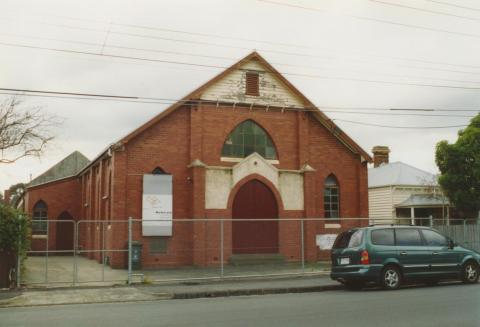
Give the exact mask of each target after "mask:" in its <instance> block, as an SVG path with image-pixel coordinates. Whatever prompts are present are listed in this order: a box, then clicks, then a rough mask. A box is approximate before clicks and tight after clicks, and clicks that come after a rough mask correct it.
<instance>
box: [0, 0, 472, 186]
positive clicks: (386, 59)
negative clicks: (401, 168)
mask: <svg viewBox="0 0 480 327" xmlns="http://www.w3.org/2000/svg"><path fill="white" fill-rule="evenodd" d="M272 2H278V3H288V4H295V5H300V6H302V7H305V8H310V9H302V8H294V7H291V6H290V7H287V6H282V5H278V4H275V3H272ZM272 2H268V1H257V0H223V1H220V0H203V1H193V0H190V1H188V0H176V1H158V0H156V1H153V0H152V1H147V0H136V1H126V0H123V1H120V0H111V1H100V0H82V1H66V0H62V1H60V0H57V1H54V0H43V1H34V0H32V1H24V0H12V1H10V0H2V1H1V2H0V63H1V66H0V67H1V70H0V88H18V89H34V90H52V91H61V92H79V93H97V94H98V93H103V94H114V95H131V96H141V97H156V98H167V99H179V98H181V97H183V96H184V95H185V94H187V93H189V92H190V91H192V90H193V89H194V88H196V87H198V86H199V85H201V84H202V83H204V82H206V81H207V80H208V79H210V78H211V77H213V76H214V75H216V74H217V73H218V72H220V70H221V69H218V68H207V67H201V66H192V65H182V64H172V63H160V62H146V61H139V60H130V59H119V58H111V57H108V56H91V55H84V54H73V53H66V52H64V53H59V52H54V51H48V50H40V49H31V48H25V47H18V46H7V45H6V44H16V45H27V46H37V47H44V48H56V49H67V50H75V51H84V52H94V53H99V54H101V53H103V54H106V55H122V56H130V57H141V58H149V59H156V60H164V61H175V62H181V63H193V64H200V65H215V66H221V67H226V66H229V65H231V64H233V63H234V62H236V61H237V60H239V59H241V58H242V57H244V56H245V55H247V54H248V53H250V52H251V51H252V50H254V49H256V50H257V51H258V52H259V53H260V54H261V55H262V56H264V57H265V58H266V59H267V60H268V61H270V62H271V63H272V64H273V65H274V66H275V67H276V68H277V69H278V70H279V71H280V72H283V73H286V75H285V77H287V79H289V80H290V81H291V82H292V83H293V84H294V85H295V86H296V87H297V88H298V89H299V90H300V91H302V92H303V93H304V94H305V95H306V96H307V97H308V98H310V100H312V102H314V103H315V104H316V105H317V106H319V108H321V109H323V110H324V111H325V113H326V114H327V115H328V116H329V117H330V118H332V119H336V123H337V124H338V125H339V126H340V127H341V128H342V129H343V130H344V131H345V132H346V133H347V134H349V136H350V137H352V138H353V139H354V140H355V141H356V142H357V143H358V144H359V145H360V146H362V147H363V148H364V149H365V150H366V151H368V152H371V149H372V147H373V146H375V145H387V146H389V147H390V149H391V155H390V160H391V161H392V162H393V161H403V162H405V163H408V164H410V165H413V166H416V167H418V168H420V169H424V170H427V171H430V172H434V173H435V172H437V171H438V170H437V168H436V165H435V161H434V148H435V144H436V143H437V142H438V141H440V140H444V139H446V140H449V141H454V140H455V139H456V135H457V131H458V129H459V128H448V129H394V128H382V127H374V126H365V125H359V124H354V123H351V122H345V121H341V120H349V121H353V122H357V123H358V122H360V123H368V124H379V125H389V126H417V127H418V126H430V127H432V126H451V125H466V124H468V122H469V120H470V117H472V116H473V115H474V114H475V112H472V111H470V112H468V111H460V109H469V110H478V103H479V102H480V11H475V10H472V9H464V8H459V7H456V6H448V5H446V4H449V3H450V4H455V5H461V6H465V7H473V8H478V9H480V3H478V1H474V0H471V1H469V0H460V1H453V0H444V1H443V2H444V3H446V4H439V3H436V2H435V1H429V0H415V1H407V0H384V1H382V2H379V1H369V0H341V1H339V0H316V1H313V0H309V1H307V0H304V1H298V0H275V1H272ZM387 3H390V4H400V5H401V6H403V7H399V6H391V5H388V4H387ZM405 6H410V7H415V8H419V9H425V10H427V11H434V12H436V13H432V12H427V11H422V10H415V9H411V8H406V7H405ZM312 8H313V9H315V10H313V9H312ZM439 13H443V14H439ZM452 15H456V16H461V17H454V16H452ZM365 17H366V18H367V19H365ZM387 22H394V23H398V24H390V23H387ZM399 24H400V25H399ZM401 24H404V25H401ZM127 25H130V26H127ZM131 25H141V26H142V28H140V27H133V26H131ZM405 25H409V26H412V25H414V26H421V27H425V28H412V27H408V26H405ZM429 29H430V30H429ZM431 29H433V30H431ZM438 30H444V31H448V32H441V31H438ZM108 31H109V32H108ZM179 31H181V32H182V33H180V32H179ZM192 33H198V34H192ZM127 34H128V35H127ZM200 34H202V35H200ZM211 35H216V37H213V36H211ZM52 39H55V40H52ZM167 39H168V40H167ZM82 42H83V43H82ZM86 43H89V44H86ZM103 44H105V46H102V45H103ZM119 47H129V48H137V49H150V50H155V51H145V50H133V49H125V48H119ZM165 52H175V54H174V53H165ZM178 53H182V54H181V55H180V54H178ZM192 55H195V56H192ZM202 56H203V57H202ZM212 57H216V58H212ZM218 57H221V58H218ZM280 64H283V65H280ZM301 75H303V76H301ZM305 75H309V76H305ZM366 80H368V81H366ZM378 81H381V82H382V83H378ZM405 84H415V85H405ZM425 85H437V86H438V85H440V86H443V87H431V86H425ZM3 96H5V95H1V94H0V97H3ZM25 100H26V101H25V107H29V106H39V105H40V106H42V108H43V109H42V110H45V112H48V113H54V114H57V115H59V116H60V117H62V118H63V120H64V123H63V125H61V126H60V127H59V128H58V129H57V130H56V136H57V137H56V140H55V141H54V142H53V143H52V144H50V146H49V147H48V148H47V150H46V151H45V154H44V155H43V156H42V158H41V159H37V158H28V159H22V160H20V161H18V162H16V163H14V164H8V165H6V164H5V165H2V166H0V190H3V189H6V188H8V186H9V185H11V184H14V183H17V182H28V181H29V179H30V176H33V177H36V176H38V175H39V174H41V173H42V172H44V171H45V170H47V169H48V168H49V167H51V166H52V165H54V164H55V163H57V162H58V161H59V160H61V159H62V158H64V157H65V156H67V155H68V154H70V153H71V152H73V151H74V150H79V151H80V152H82V153H83V154H85V155H86V156H87V157H88V158H90V159H92V158H94V157H95V156H96V155H97V154H98V153H99V152H100V151H101V150H102V149H104V148H105V147H106V146H107V145H108V144H110V143H112V142H114V141H116V140H118V139H119V138H121V137H122V136H123V135H125V134H127V133H128V132H130V131H131V130H133V129H135V128H136V127H138V126H139V125H141V124H142V123H144V122H145V121H147V120H148V119H149V118H151V117H153V116H154V115H156V114H158V113H160V112H161V111H162V110H164V109H165V108H166V106H167V105H166V104H158V103H156V104H147V103H128V102H114V101H87V100H74V99H56V98H41V97H25ZM329 107H335V108H334V109H328V108H329ZM338 107H346V108H351V109H344V108H343V109H342V108H340V109H339V108H338ZM368 108H378V109H382V110H378V111H371V110H366V109H368ZM389 108H434V109H452V110H455V111H454V112H450V111H434V112H414V113H416V114H430V115H432V114H435V115H447V116H443V117H433V116H425V117H419V116H405V115H403V114H407V113H412V112H410V111H393V112H392V111H391V110H390V111H388V110H386V109H389ZM384 109H385V110H384ZM332 110H335V111H332ZM339 111H350V112H348V113H347V112H344V113H341V112H339ZM367 112H368V113H373V112H376V113H382V114H383V115H371V114H362V113H367ZM392 113H396V114H402V115H392ZM454 115H455V116H454ZM457 116H464V117H457Z"/></svg>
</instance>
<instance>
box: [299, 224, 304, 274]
mask: <svg viewBox="0 0 480 327" xmlns="http://www.w3.org/2000/svg"><path fill="white" fill-rule="evenodd" d="M303 223H304V220H303V218H302V220H300V243H301V256H302V273H305V244H304V243H305V242H304V235H303V231H304V226H303Z"/></svg>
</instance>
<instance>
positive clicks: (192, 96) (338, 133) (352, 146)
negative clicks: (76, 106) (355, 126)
mask: <svg viewBox="0 0 480 327" xmlns="http://www.w3.org/2000/svg"><path fill="white" fill-rule="evenodd" d="M251 60H258V61H259V63H261V64H262V65H263V66H264V67H265V68H266V72H268V73H271V74H272V75H275V77H276V78H278V79H279V80H280V82H282V83H283V84H284V85H285V86H286V87H287V88H288V89H289V90H290V91H291V92H292V93H294V94H295V95H296V96H298V97H299V98H300V99H301V100H302V101H303V103H304V106H305V107H308V108H309V109H311V110H312V111H311V113H312V115H313V117H315V118H316V119H317V120H318V121H319V122H320V123H321V124H322V125H323V126H324V127H325V128H327V129H328V130H329V131H330V132H331V133H332V134H333V135H334V136H335V137H336V138H337V139H338V140H339V141H340V142H341V143H343V144H344V145H345V146H346V147H347V148H348V149H349V150H350V151H352V152H353V153H355V154H358V155H360V156H361V157H362V158H363V159H364V160H367V161H369V162H372V158H371V157H370V155H369V154H368V153H367V152H366V151H364V150H363V149H362V148H361V147H360V146H359V145H358V144H357V143H355V142H354V141H353V140H352V139H351V138H350V137H349V136H348V135H347V134H345V133H344V132H343V131H342V130H341V129H340V128H339V127H338V126H337V125H336V124H335V123H334V122H333V121H332V120H331V119H330V118H328V117H327V116H326V115H325V114H324V113H322V112H321V111H320V110H319V109H318V108H317V107H316V106H315V105H314V104H313V103H312V102H311V101H310V100H309V99H308V98H307V97H306V96H305V95H303V93H301V92H300V91H299V90H298V89H297V88H296V87H295V86H293V85H292V84H291V83H290V82H289V81H288V80H287V79H286V78H285V77H284V76H283V75H282V74H280V73H279V72H278V71H277V70H276V69H275V68H274V67H273V66H271V65H270V64H269V63H268V62H267V61H266V60H265V59H264V58H263V57H262V56H260V54H258V53H257V52H256V51H254V52H252V53H250V54H249V55H248V56H246V57H245V58H243V59H241V60H240V61H238V62H237V63H235V64H234V65H232V66H231V67H229V68H228V69H226V70H224V71H223V72H221V73H220V74H218V75H217V76H215V77H214V78H212V79H211V80H210V81H208V82H207V83H205V84H203V85H202V86H200V87H199V88H197V89H196V90H194V91H193V92H191V93H189V94H188V95H186V96H185V97H183V98H182V99H181V100H180V101H178V102H176V103H175V104H173V105H171V106H170V107H168V108H167V109H165V110H164V111H162V112H161V113H160V114H159V115H157V116H155V117H154V118H152V119H151V120H149V121H148V122H146V123H145V124H143V125H142V126H140V127H139V128H137V129H135V130H134V131H132V132H131V133H130V134H128V135H127V136H125V137H124V138H122V139H121V140H120V142H121V143H124V144H125V143H128V142H129V141H130V140H131V139H133V138H134V137H136V136H137V135H139V134H141V133H142V132H143V131H145V130H146V129H148V128H149V127H151V126H153V125H155V124H156V123H158V122H159V121H160V120H162V119H163V118H164V117H166V116H168V115H169V114H170V113H172V112H173V111H175V110H176V109H177V108H179V107H181V106H182V105H183V104H184V103H185V102H188V101H191V100H199V99H200V97H201V95H202V93H203V92H204V91H205V90H206V89H207V88H208V87H210V86H211V85H213V84H214V83H216V82H217V81H219V80H220V79H222V78H224V77H225V76H226V75H227V74H229V73H231V72H232V71H234V70H237V69H239V68H240V67H241V66H242V65H244V64H245V63H247V62H249V61H251Z"/></svg>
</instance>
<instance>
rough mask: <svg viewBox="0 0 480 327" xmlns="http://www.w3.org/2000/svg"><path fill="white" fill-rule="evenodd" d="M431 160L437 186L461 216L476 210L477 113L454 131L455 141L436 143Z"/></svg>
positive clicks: (479, 203)
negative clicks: (433, 157)
mask: <svg viewBox="0 0 480 327" xmlns="http://www.w3.org/2000/svg"><path fill="white" fill-rule="evenodd" d="M435 161H436V163H437V166H438V168H439V169H440V172H441V175H440V177H439V179H438V182H439V184H440V186H441V187H442V189H443V191H444V192H445V194H446V195H447V196H448V198H449V199H450V201H451V202H452V203H453V204H454V205H455V207H456V209H457V210H458V212H459V213H460V214H461V215H462V216H463V217H477V215H478V212H479V210H480V114H478V115H477V116H476V117H474V118H473V119H472V120H471V122H470V125H468V127H467V128H465V129H464V130H460V131H459V132H458V139H457V141H456V142H455V143H453V144H449V143H448V142H447V141H441V142H439V143H437V148H436V153H435Z"/></svg>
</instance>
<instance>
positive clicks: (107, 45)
mask: <svg viewBox="0 0 480 327" xmlns="http://www.w3.org/2000/svg"><path fill="white" fill-rule="evenodd" d="M0 35H8V36H15V37H21V38H27V39H34V40H46V41H53V42H61V43H70V44H79V45H86V46H92V47H98V48H101V49H102V51H101V52H100V54H103V53H104V51H103V50H104V49H105V48H111V49H122V50H133V51H144V52H153V53H162V54H171V55H182V56H189V57H198V58H207V59H220V60H228V61H235V60H237V59H236V58H233V57H224V56H223V57H222V56H211V55H202V54H195V53H187V52H181V51H167V50H158V49H149V48H137V47H127V46H120V45H111V44H105V43H102V44H101V43H93V42H84V41H75V40H64V39H57V38H50V37H42V36H30V35H18V34H10V33H2V32H0ZM270 63H271V64H272V65H273V66H286V67H297V68H305V69H319V70H324V69H328V68H325V67H318V66H308V65H296V64H288V63H281V62H270ZM348 71H349V72H352V71H353V72H356V73H365V71H360V70H352V69H350V68H349V69H348ZM448 71H451V70H448ZM454 72H457V73H467V72H463V71H454ZM376 74H377V75H384V76H391V77H397V78H413V79H422V80H435V81H442V82H454V83H467V84H478V83H480V81H469V80H457V79H449V78H438V77H428V76H415V75H404V74H392V73H376ZM472 74H475V75H480V72H478V73H472Z"/></svg>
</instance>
